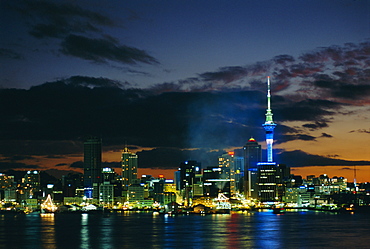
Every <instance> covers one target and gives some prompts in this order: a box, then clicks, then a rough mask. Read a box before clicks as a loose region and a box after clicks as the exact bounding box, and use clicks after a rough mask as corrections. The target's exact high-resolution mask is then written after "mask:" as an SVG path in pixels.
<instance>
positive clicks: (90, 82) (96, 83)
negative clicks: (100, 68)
mask: <svg viewBox="0 0 370 249" xmlns="http://www.w3.org/2000/svg"><path fill="white" fill-rule="evenodd" d="M62 81H64V82H65V83H66V84H69V85H74V86H83V87H91V88H94V87H118V88H121V87H124V86H127V85H129V83H127V82H125V83H122V82H119V81H117V80H111V79H108V78H103V77H100V78H95V77H87V76H72V77H70V78H68V79H65V80H62Z"/></svg>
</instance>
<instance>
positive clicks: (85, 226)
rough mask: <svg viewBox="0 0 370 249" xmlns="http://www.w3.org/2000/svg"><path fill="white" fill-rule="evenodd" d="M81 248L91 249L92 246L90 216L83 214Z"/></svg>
mask: <svg viewBox="0 0 370 249" xmlns="http://www.w3.org/2000/svg"><path fill="white" fill-rule="evenodd" d="M80 237H81V247H80V248H89V244H90V235H89V215H88V214H81V232H80Z"/></svg>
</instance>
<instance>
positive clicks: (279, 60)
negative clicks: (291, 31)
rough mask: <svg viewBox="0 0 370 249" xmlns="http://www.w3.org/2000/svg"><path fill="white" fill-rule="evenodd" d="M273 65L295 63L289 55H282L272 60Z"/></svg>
mask: <svg viewBox="0 0 370 249" xmlns="http://www.w3.org/2000/svg"><path fill="white" fill-rule="evenodd" d="M273 60H274V61H275V63H277V64H284V65H285V64H286V63H292V62H294V61H295V59H294V57H293V56H291V55H287V54H283V55H278V56H275V57H274V58H273Z"/></svg>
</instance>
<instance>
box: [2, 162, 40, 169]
mask: <svg viewBox="0 0 370 249" xmlns="http://www.w3.org/2000/svg"><path fill="white" fill-rule="evenodd" d="M38 168H40V167H39V166H38V165H33V164H30V165H29V164H25V163H12V162H0V170H8V169H38Z"/></svg>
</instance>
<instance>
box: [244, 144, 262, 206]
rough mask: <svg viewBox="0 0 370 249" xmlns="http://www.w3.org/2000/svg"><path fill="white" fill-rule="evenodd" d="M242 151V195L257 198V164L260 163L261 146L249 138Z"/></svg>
mask: <svg viewBox="0 0 370 249" xmlns="http://www.w3.org/2000/svg"><path fill="white" fill-rule="evenodd" d="M243 150H244V163H245V166H244V195H245V197H246V198H253V199H257V198H258V188H257V187H258V185H257V163H258V162H261V161H262V148H261V145H260V144H258V142H257V141H256V140H255V139H254V138H250V139H249V140H248V142H247V143H246V144H245V145H244V147H243Z"/></svg>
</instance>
